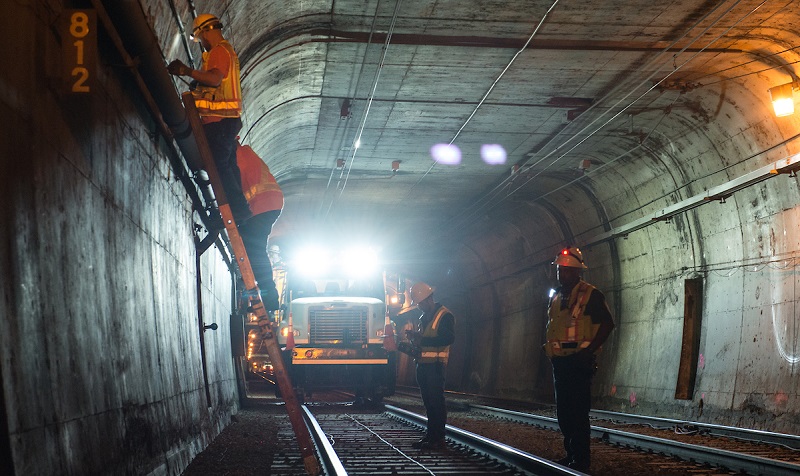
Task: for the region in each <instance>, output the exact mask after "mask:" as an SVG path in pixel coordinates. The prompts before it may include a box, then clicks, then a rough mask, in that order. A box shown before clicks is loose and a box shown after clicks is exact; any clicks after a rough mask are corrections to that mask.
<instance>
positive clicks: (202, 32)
mask: <svg viewBox="0 0 800 476" xmlns="http://www.w3.org/2000/svg"><path fill="white" fill-rule="evenodd" d="M192 38H193V39H194V40H195V41H199V42H200V44H201V45H202V47H203V49H204V50H205V52H204V53H203V63H202V66H201V68H200V69H192V68H190V67H188V66H186V65H185V64H184V63H183V62H182V61H181V60H175V61H173V62H171V63H170V64H169V66H167V71H169V73H170V74H173V75H175V76H188V77H190V78H192V80H194V81H193V84H194V88H193V89H192V96H194V101H195V105H196V106H197V112H198V113H199V114H200V120H201V121H202V123H203V131H204V132H205V135H206V139H207V141H208V147H209V149H211V155H212V156H213V157H214V164H215V165H216V167H217V174H219V178H220V181H221V182H222V187H223V189H224V191H225V195H226V197H227V199H228V204H229V205H230V207H231V213H233V218H234V220H235V221H236V223H237V224H242V223H243V222H244V221H245V220H247V219H248V218H250V217H251V216H252V213H251V212H250V208H249V207H248V205H247V200H245V197H244V194H243V193H242V185H241V181H240V177H239V168H238V167H237V166H236V134H237V133H238V132H239V130H240V129H241V128H242V120H241V113H242V87H241V84H240V82H239V57H238V56H236V52H235V51H234V49H233V46H231V44H230V43H228V41H227V40H225V38H224V37H223V36H222V23H221V22H220V21H219V18H217V17H216V16H214V15H211V14H208V13H204V14H202V15H198V16H197V18H195V19H194V22H193V24H192ZM195 83H196V84H195ZM215 218H216V217H215Z"/></svg>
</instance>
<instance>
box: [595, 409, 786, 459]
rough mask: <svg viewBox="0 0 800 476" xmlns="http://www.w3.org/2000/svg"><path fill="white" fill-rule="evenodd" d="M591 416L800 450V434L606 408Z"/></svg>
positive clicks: (596, 411)
mask: <svg viewBox="0 0 800 476" xmlns="http://www.w3.org/2000/svg"><path fill="white" fill-rule="evenodd" d="M589 415H590V416H594V417H595V418H600V419H603V420H612V421H621V422H625V423H639V424H644V425H653V426H655V425H667V426H676V425H692V426H695V427H697V428H698V429H700V430H705V431H706V432H707V433H708V434H710V435H714V436H726V437H730V438H736V439H737V440H747V441H755V442H759V443H769V444H773V445H781V446H784V447H787V448H791V449H795V450H800V436H797V435H789V434H786V433H773V432H769V431H763V430H754V429H751V428H737V427H734V426H724V425H715V424H713V423H700V422H696V421H686V420H673V419H670V418H660V417H652V416H646V415H634V414H631V413H618V412H610V411H606V410H592V411H591V412H590V413H589Z"/></svg>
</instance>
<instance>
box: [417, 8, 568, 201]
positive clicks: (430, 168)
mask: <svg viewBox="0 0 800 476" xmlns="http://www.w3.org/2000/svg"><path fill="white" fill-rule="evenodd" d="M558 2H559V0H555V1H554V2H553V3H552V4H551V5H550V8H548V9H547V11H546V12H545V13H544V15H542V18H541V19H540V20H539V24H537V25H536V28H534V29H533V32H532V33H531V34H530V35H529V36H528V40H527V41H526V42H525V44H524V45H522V48H520V49H519V50H517V52H516V53H515V54H514V56H512V57H511V60H510V61H509V62H508V64H506V66H505V67H504V68H503V70H502V71H501V72H500V74H499V75H498V76H497V78H495V80H494V82H492V85H491V86H489V89H488V90H487V91H486V93H485V94H484V95H483V97H482V98H481V100H480V101H478V104H477V105H475V108H474V109H473V110H472V112H471V113H470V115H469V117H467V120H466V121H464V123H463V124H462V125H461V127H459V128H458V130H457V131H456V133H455V135H454V136H453V138H452V139H450V142H449V143H448V145H452V144H453V142H455V141H456V138H458V136H459V134H461V131H463V130H464V128H465V127H466V126H467V124H469V121H471V120H472V118H473V117H474V116H475V113H477V112H478V109H479V108H480V107H481V106H482V105H483V103H484V102H486V98H488V97H489V94H491V93H492V91H493V90H494V87H495V86H497V83H499V82H500V79H502V77H503V76H504V75H505V74H506V71H508V69H509V68H510V67H511V65H512V64H513V63H514V61H516V60H517V57H518V56H519V55H521V54H522V53H523V52H524V51H525V49H526V48H527V47H528V45H529V44H530V43H531V41H532V40H533V37H534V36H536V33H538V32H539V29H540V28H541V27H542V25H543V24H544V21H545V19H546V18H547V15H549V14H550V12H551V11H553V8H555V6H556V4H557V3H558ZM437 163H438V162H436V161H435V160H434V161H433V163H432V164H431V166H430V167H428V170H426V171H425V173H424V174H422V177H420V178H419V180H417V181H416V182H415V183H414V185H412V186H411V187H410V188H409V189H408V192H407V193H406V196H405V198H404V199H403V200H406V199H408V198H409V197H410V196H411V192H412V191H413V190H414V189H415V188H416V187H417V185H419V184H420V183H421V182H422V180H423V179H424V178H425V177H426V176H427V175H428V174H429V173H430V172H431V170H433V168H434V167H436V164H437Z"/></svg>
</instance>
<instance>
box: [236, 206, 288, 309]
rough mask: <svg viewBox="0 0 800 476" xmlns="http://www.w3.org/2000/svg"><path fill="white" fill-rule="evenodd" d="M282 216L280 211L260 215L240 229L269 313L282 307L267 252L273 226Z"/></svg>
mask: <svg viewBox="0 0 800 476" xmlns="http://www.w3.org/2000/svg"><path fill="white" fill-rule="evenodd" d="M280 214H281V211H280V210H273V211H271V212H265V213H259V214H258V215H255V216H254V217H253V218H251V219H249V220H247V221H246V222H244V223H243V224H242V225H241V226H240V227H239V235H241V237H242V242H243V243H244V247H245V249H246V250H247V257H248V258H249V259H250V266H251V267H252V268H253V275H254V276H255V278H256V281H257V282H258V288H259V290H260V291H261V297H262V298H263V299H264V305H265V306H266V308H267V310H268V311H274V310H276V309H278V307H279V305H280V302H279V300H278V290H277V289H276V288H275V281H273V279H272V263H271V262H270V260H269V254H268V252H267V242H268V241H269V234H270V233H271V232H272V225H274V224H275V221H276V220H277V219H278V217H279V216H280Z"/></svg>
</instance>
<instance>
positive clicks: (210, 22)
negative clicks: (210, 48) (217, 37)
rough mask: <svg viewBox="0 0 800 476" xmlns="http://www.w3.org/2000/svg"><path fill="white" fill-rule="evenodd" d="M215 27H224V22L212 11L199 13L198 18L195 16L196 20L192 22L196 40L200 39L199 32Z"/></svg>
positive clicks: (193, 36) (193, 34)
mask: <svg viewBox="0 0 800 476" xmlns="http://www.w3.org/2000/svg"><path fill="white" fill-rule="evenodd" d="M214 28H217V29H222V22H220V21H219V18H217V17H216V16H214V15H212V14H210V13H203V14H202V15H197V18H195V19H194V22H192V38H193V39H194V40H195V41H200V40H199V38H198V37H197V34H198V33H200V32H201V31H206V30H211V29H214Z"/></svg>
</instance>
